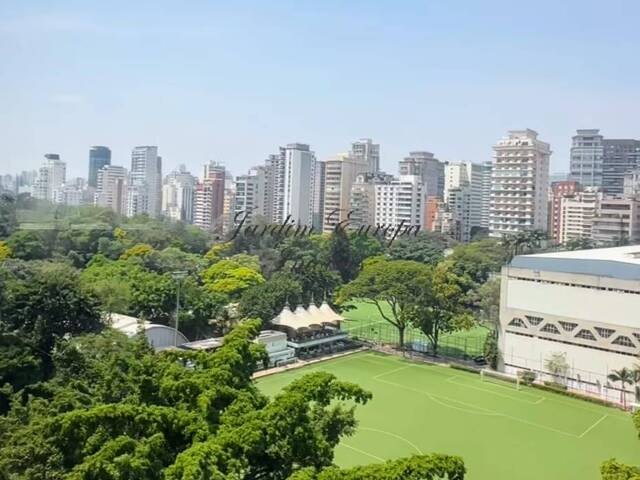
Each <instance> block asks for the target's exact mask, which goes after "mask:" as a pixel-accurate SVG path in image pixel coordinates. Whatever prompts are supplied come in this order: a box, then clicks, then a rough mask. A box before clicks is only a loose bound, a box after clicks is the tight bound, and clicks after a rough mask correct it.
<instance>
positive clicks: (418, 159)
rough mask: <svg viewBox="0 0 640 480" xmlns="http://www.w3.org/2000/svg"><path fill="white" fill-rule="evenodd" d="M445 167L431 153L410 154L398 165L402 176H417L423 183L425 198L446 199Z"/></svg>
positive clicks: (418, 152)
mask: <svg viewBox="0 0 640 480" xmlns="http://www.w3.org/2000/svg"><path fill="white" fill-rule="evenodd" d="M444 167H445V163H444V162H441V161H440V160H438V159H437V158H435V157H434V156H433V153H431V152H425V151H417V152H409V156H408V157H405V158H404V159H403V160H401V161H400V162H399V163H398V171H399V173H400V176H406V175H417V176H419V177H420V181H421V182H422V189H423V193H424V195H425V197H427V198H429V197H437V198H439V199H443V198H444Z"/></svg>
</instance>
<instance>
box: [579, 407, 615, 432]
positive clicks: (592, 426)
mask: <svg viewBox="0 0 640 480" xmlns="http://www.w3.org/2000/svg"><path fill="white" fill-rule="evenodd" d="M607 417H608V415H607V414H606V413H605V414H604V415H603V416H602V417H600V419H598V421H597V422H595V423H594V424H593V425H591V426H590V427H589V428H587V429H586V430H585V431H584V432H582V433H581V434H580V436H579V437H578V438H582V437H584V436H585V435H586V434H587V433H589V432H590V431H591V430H593V429H594V428H596V427H597V426H598V425H599V424H600V422H602V421H603V420H604V419H605V418H607Z"/></svg>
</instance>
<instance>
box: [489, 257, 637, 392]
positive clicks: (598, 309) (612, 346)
mask: <svg viewBox="0 0 640 480" xmlns="http://www.w3.org/2000/svg"><path fill="white" fill-rule="evenodd" d="M499 346H500V354H501V360H500V361H501V369H502V370H503V371H505V372H507V373H517V372H518V371H522V370H531V371H534V372H536V373H537V374H538V375H539V378H540V379H541V380H550V381H551V380H558V378H557V377H559V375H554V374H553V372H550V362H549V361H550V358H552V357H554V356H555V358H558V355H555V354H560V355H561V356H564V358H565V360H566V368H565V372H564V373H563V374H561V375H560V377H562V381H563V382H566V385H567V386H568V387H569V388H576V389H580V390H583V391H587V392H588V393H591V394H598V395H600V396H603V397H607V398H616V396H617V397H619V394H620V390H619V388H620V385H619V384H613V385H612V384H611V382H609V381H608V379H607V376H608V375H609V374H610V373H611V372H612V371H613V370H619V369H620V368H622V367H628V368H629V367H633V366H634V364H638V363H640V362H639V361H638V354H639V353H640V246H625V247H615V248H602V249H594V250H579V251H568V252H556V253H545V254H537V255H520V256H517V257H515V258H514V259H513V260H512V261H511V263H510V264H509V265H508V266H505V267H503V269H502V282H501V296H500V337H499ZM629 399H630V400H631V397H629Z"/></svg>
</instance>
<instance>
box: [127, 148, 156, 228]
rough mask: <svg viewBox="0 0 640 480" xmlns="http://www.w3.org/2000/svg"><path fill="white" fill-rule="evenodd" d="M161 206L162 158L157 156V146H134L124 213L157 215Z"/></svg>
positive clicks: (129, 215)
mask: <svg viewBox="0 0 640 480" xmlns="http://www.w3.org/2000/svg"><path fill="white" fill-rule="evenodd" d="M161 208H162V158H161V157H159V156H158V147H155V146H141V147H135V148H134V149H133V151H132V152H131V170H130V173H129V182H128V192H127V211H126V214H127V216H128V217H132V216H134V215H139V214H143V213H146V214H147V215H149V216H150V217H158V216H159V215H160V211H161Z"/></svg>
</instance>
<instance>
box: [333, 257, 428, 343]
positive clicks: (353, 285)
mask: <svg viewBox="0 0 640 480" xmlns="http://www.w3.org/2000/svg"><path fill="white" fill-rule="evenodd" d="M430 281H431V269H430V267H429V266H427V265H424V264H422V263H418V262H413V261H409V260H389V261H379V262H375V263H373V264H369V265H367V266H365V267H364V268H363V269H362V272H360V275H358V277H357V278H356V279H355V280H353V281H352V282H350V283H348V284H347V285H345V286H344V287H343V288H342V289H341V290H340V291H339V293H338V303H346V302H347V301H349V300H360V301H363V302H365V303H369V304H372V305H375V306H376V308H377V309H378V313H379V314H380V316H381V317H382V318H383V319H384V320H386V321H387V322H389V323H390V324H391V325H393V326H394V327H395V328H396V329H397V330H398V344H399V346H400V348H404V333H405V330H406V329H407V327H409V325H410V323H411V320H412V318H415V314H416V308H415V300H416V298H418V297H419V296H420V295H421V293H422V292H423V291H424V290H425V289H428V288H429V284H430ZM385 306H389V307H390V308H389V310H387V309H386V308H385Z"/></svg>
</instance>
